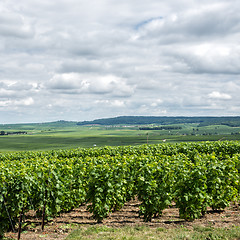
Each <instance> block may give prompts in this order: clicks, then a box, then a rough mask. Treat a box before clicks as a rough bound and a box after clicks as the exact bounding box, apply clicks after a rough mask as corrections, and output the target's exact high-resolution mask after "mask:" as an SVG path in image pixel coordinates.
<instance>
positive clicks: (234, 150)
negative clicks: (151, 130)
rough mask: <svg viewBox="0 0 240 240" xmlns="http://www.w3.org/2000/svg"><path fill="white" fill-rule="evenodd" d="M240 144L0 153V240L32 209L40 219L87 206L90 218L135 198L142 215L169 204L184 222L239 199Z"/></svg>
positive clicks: (147, 216) (98, 218)
mask: <svg viewBox="0 0 240 240" xmlns="http://www.w3.org/2000/svg"><path fill="white" fill-rule="evenodd" d="M239 171H240V143H239V142H233V141H232V142H231V141H225V142H200V143H178V144H159V145H141V146H137V147H133V146H128V147H123V146H122V147H102V148H91V149H73V150H52V151H46V152H13V153H4V154H0V239H1V238H2V237H3V236H4V233H5V232H7V231H10V230H13V229H16V228H18V231H19V238H20V233H21V224H22V221H23V218H24V215H25V214H26V213H27V212H29V211H30V210H33V211H34V212H35V213H36V215H38V216H41V218H42V229H43V228H44V224H45V222H46V221H47V219H48V218H49V217H54V216H57V215H59V214H60V213H61V212H67V211H70V210H71V209H73V208H76V207H78V206H80V205H84V204H86V205H87V206H88V207H87V208H88V211H89V212H90V213H91V214H92V216H93V218H94V219H95V220H96V222H102V221H103V219H104V218H107V217H108V215H109V214H110V213H111V212H114V211H117V210H119V209H121V208H122V207H123V206H124V204H125V203H126V202H128V201H130V200H131V199H136V198H137V199H138V200H139V201H140V203H141V204H140V210H139V217H142V218H143V219H144V221H151V220H152V218H154V217H157V216H161V214H162V212H163V210H164V209H166V208H168V207H169V206H171V204H173V203H174V204H175V205H176V206H177V207H178V209H179V216H180V217H181V218H182V219H185V220H187V221H192V220H194V219H197V218H200V217H202V216H203V215H204V214H206V212H207V208H208V207H211V208H212V209H213V210H223V209H225V208H226V207H227V206H228V205H229V204H230V203H231V202H233V201H234V202H235V203H236V204H238V201H239V192H240V189H239V186H240V185H239Z"/></svg>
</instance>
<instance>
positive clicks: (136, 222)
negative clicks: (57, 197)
mask: <svg viewBox="0 0 240 240" xmlns="http://www.w3.org/2000/svg"><path fill="white" fill-rule="evenodd" d="M139 204H140V203H139V202H138V201H137V200H132V201H130V202H128V203H126V204H125V206H124V207H123V208H122V209H121V210H120V211H117V212H114V213H111V214H110V216H109V217H108V218H106V219H104V220H103V223H100V224H99V223H96V221H95V220H94V219H93V218H92V217H91V214H90V213H89V212H87V210H86V209H87V207H86V206H81V207H79V208H76V209H74V210H72V211H70V212H68V213H62V214H61V215H60V216H59V217H56V218H54V219H52V220H50V221H49V222H47V223H46V225H45V228H44V231H42V230H41V219H40V218H37V217H36V216H35V213H33V212H29V213H28V214H27V215H26V218H25V223H26V226H25V227H24V230H23V232H22V234H21V239H22V240H40V239H41V240H53V239H58V240H63V239H65V238H66V237H67V235H68V234H69V233H70V232H71V231H72V230H73V229H76V228H79V227H83V226H84V227H88V226H103V225H104V226H109V227H123V226H140V225H145V226H149V227H154V228H177V227H185V228H190V229H192V228H194V226H202V227H210V226H212V227H216V228H218V227H226V228H230V227H232V226H240V210H239V209H238V207H237V206H235V205H234V204H231V206H230V207H228V208H227V209H225V210H224V211H221V212H214V211H211V210H210V209H209V210H208V212H207V214H206V215H205V216H204V217H202V218H201V219H197V220H194V221H192V222H189V221H185V220H183V219H180V218H179V213H178V209H177V208H175V207H174V206H173V207H170V208H168V209H165V210H164V211H163V215H162V216H161V217H157V218H153V219H152V221H151V222H148V223H146V222H144V221H143V219H142V218H140V217H139V215H138V211H139ZM6 237H9V238H13V239H17V233H14V232H9V233H7V234H6Z"/></svg>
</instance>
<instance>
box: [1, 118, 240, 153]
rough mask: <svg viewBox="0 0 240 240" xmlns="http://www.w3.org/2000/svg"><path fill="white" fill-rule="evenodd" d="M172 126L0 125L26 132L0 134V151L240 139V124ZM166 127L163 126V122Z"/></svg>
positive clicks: (3, 129) (9, 130) (5, 128)
mask: <svg viewBox="0 0 240 240" xmlns="http://www.w3.org/2000/svg"><path fill="white" fill-rule="evenodd" d="M169 126H171V127H178V128H179V129H173V130H167V129H163V130H139V126H134V125H128V126H124V125H118V126H78V125H76V123H74V122H61V121H59V122H55V123H43V124H16V125H0V130H1V131H5V132H14V131H26V132H27V134H21V135H20V134H19V135H16V134H15V135H4V136H1V135H0V151H27V150H51V149H70V148H77V147H84V148H89V147H93V146H99V147H101V146H126V145H141V144H146V143H149V144H158V143H162V142H163V141H164V142H191V141H218V140H240V127H230V126H226V125H210V126H202V127H199V126H198V124H192V123H189V124H186V123H185V124H178V125H176V124H173V125H168V127H169ZM165 127H166V126H165Z"/></svg>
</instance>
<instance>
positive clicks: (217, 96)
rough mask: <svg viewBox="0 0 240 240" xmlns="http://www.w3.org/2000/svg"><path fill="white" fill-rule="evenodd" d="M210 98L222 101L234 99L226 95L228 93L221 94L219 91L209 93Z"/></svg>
mask: <svg viewBox="0 0 240 240" xmlns="http://www.w3.org/2000/svg"><path fill="white" fill-rule="evenodd" d="M208 97H209V98H212V99H222V100H229V99H232V97H231V95H229V94H226V93H220V92H217V91H213V92H211V93H209V94H208Z"/></svg>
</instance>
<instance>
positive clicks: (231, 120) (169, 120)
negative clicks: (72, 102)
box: [77, 116, 240, 127]
mask: <svg viewBox="0 0 240 240" xmlns="http://www.w3.org/2000/svg"><path fill="white" fill-rule="evenodd" d="M181 123H198V124H199V126H208V125H228V126H231V127H239V126H240V117H155V116H121V117H114V118H102V119H96V120H93V121H83V122H78V123H77V125H120V124H126V125H144V124H159V125H170V124H181Z"/></svg>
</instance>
